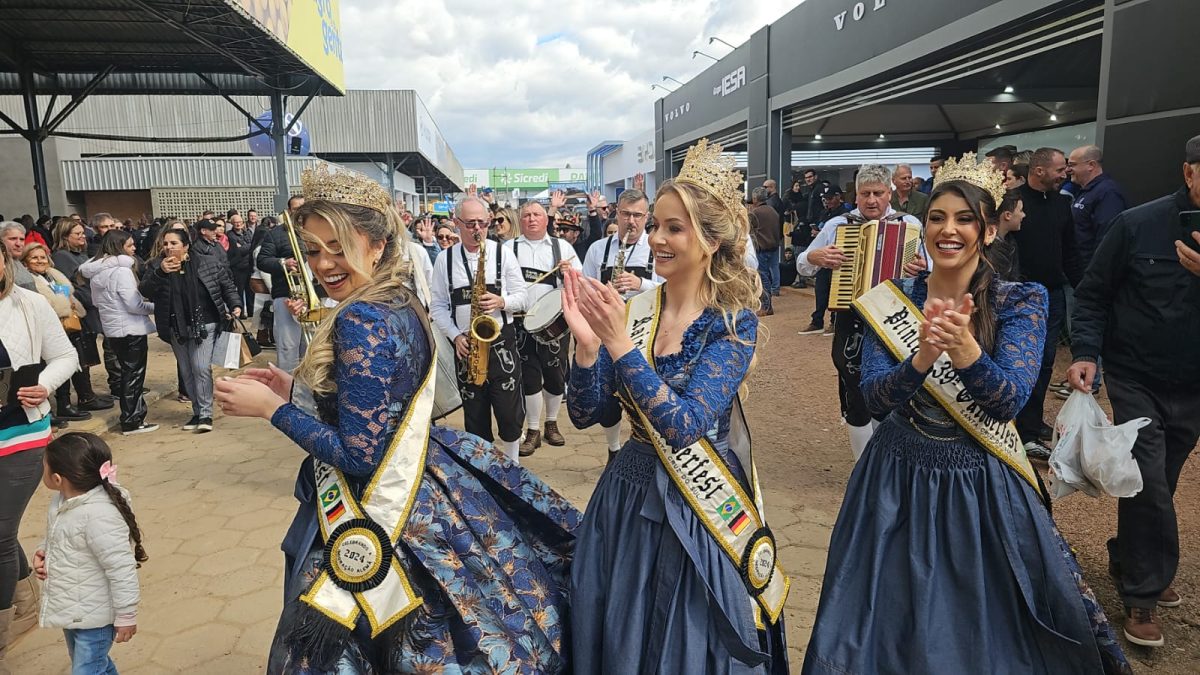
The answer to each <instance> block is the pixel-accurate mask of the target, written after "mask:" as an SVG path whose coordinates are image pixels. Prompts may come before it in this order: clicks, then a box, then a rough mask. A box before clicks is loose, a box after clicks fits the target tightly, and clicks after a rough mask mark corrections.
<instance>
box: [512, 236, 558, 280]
mask: <svg viewBox="0 0 1200 675" xmlns="http://www.w3.org/2000/svg"><path fill="white" fill-rule="evenodd" d="M547 237H548V238H549V239H550V251H551V253H552V254H553V256H554V267H553V268H551V269H555V270H557V269H558V264H559V263H560V262H562V251H560V250H559V248H558V241H559V240H558V237H550V236H549V235H547ZM520 245H521V240H520V239H519V238H518V239H514V240H513V255H514V256H516V258H517V265H520V264H521V255H520V253H519V252H518V250H517V247H518V246H520ZM549 271H550V270H539V269H536V268H533V267H521V276H522V277H524V278H525V283H527V284H532V283H533V281H534V279H537V278H538V277H540V276H542V275H543V274H545V273H546V272H549ZM561 276H562V271H561V270H560V271H557V272H555V273H554V274H552V275H550V276H549V277H547V279H548V280H542V281H540V282H538V283H542V284H546V285H547V286H550V287H552V288H558V279H559V277H561Z"/></svg>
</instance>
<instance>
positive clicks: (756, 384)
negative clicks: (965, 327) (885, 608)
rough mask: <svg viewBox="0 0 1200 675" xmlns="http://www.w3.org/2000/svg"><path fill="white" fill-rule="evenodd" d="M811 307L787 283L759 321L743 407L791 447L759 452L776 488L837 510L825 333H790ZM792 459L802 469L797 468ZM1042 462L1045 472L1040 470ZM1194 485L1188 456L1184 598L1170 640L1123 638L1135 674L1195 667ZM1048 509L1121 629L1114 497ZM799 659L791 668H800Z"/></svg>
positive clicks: (840, 437) (844, 451)
mask: <svg viewBox="0 0 1200 675" xmlns="http://www.w3.org/2000/svg"><path fill="white" fill-rule="evenodd" d="M812 308H813V298H812V296H811V295H809V294H808V292H806V291H797V290H793V289H790V288H787V289H784V290H783V297H781V298H777V299H776V300H775V316H772V317H767V318H765V319H764V320H763V321H764V323H765V325H766V326H767V328H768V330H769V337H768V340H767V343H766V345H765V347H764V348H763V349H762V351H761V352H760V357H759V358H760V362H759V364H758V366H759V367H758V369H757V370H756V371H755V372H754V374H753V375H752V376H751V380H750V399H749V401H748V403H747V406H746V411H747V415H748V417H749V422H750V427H751V430H752V432H753V434H754V441H755V446H756V447H759V448H790V451H789V452H778V451H771V452H759V453H756V456H755V459H756V462H757V464H758V469H759V473H760V475H761V476H763V481H764V482H765V483H769V484H772V485H773V486H774V487H776V488H780V487H785V486H786V488H785V489H790V490H791V491H793V494H795V495H796V496H797V497H798V498H799V499H800V500H802V501H803V502H804V503H806V504H809V505H812V506H813V507H814V508H819V509H821V510H823V511H828V512H830V513H834V514H836V512H837V510H838V509H839V508H840V506H841V500H842V495H843V493H844V491H845V487H846V481H847V479H848V477H849V475H850V471H851V469H852V467H853V460H852V459H851V456H850V450H849V440H848V436H847V433H846V431H845V427H844V426H843V424H842V420H841V417H840V415H839V409H838V396H837V379H836V375H835V373H834V369H833V365H832V363H831V362H830V356H829V351H830V341H831V338H829V337H824V336H821V335H797V334H796V332H797V331H798V330H800V329H802V328H803V327H805V326H806V325H807V324H808V321H809V315H810V313H811V312H812ZM1069 362H1070V355H1069V353H1068V352H1067V351H1066V350H1065V349H1060V350H1059V355H1058V361H1057V363H1056V369H1055V377H1054V381H1059V380H1061V379H1063V377H1062V375H1063V374H1064V373H1065V372H1066V368H1067V365H1068V364H1069ZM1101 399H1102V401H1101V402H1102V405H1103V406H1104V407H1105V408H1106V409H1108V401H1107V399H1106V398H1104V396H1103V395H1101ZM1061 405H1062V401H1060V400H1059V399H1057V398H1055V397H1054V396H1053V395H1052V394H1051V395H1050V396H1048V398H1047V405H1046V407H1047V411H1046V420H1047V422H1048V423H1051V424H1052V423H1053V421H1054V415H1055V414H1057V412H1058V409H1059V407H1061ZM1110 412H1111V411H1110ZM1198 414H1200V411H1198ZM797 459H798V460H799V461H800V465H801V466H803V467H804V469H803V470H796V468H795V467H796V464H795V462H796V460H797ZM1039 468H1040V469H1041V470H1043V471H1046V470H1047V469H1046V467H1045V466H1041V467H1039ZM1198 483H1200V468H1198V467H1197V462H1196V461H1195V460H1193V461H1192V462H1190V463H1189V464H1188V465H1187V466H1186V467H1185V468H1184V471H1183V475H1182V476H1181V477H1180V480H1179V490H1178V493H1177V495H1176V499H1175V504H1176V512H1177V515H1178V520H1179V530H1180V542H1181V553H1180V563H1179V572H1178V574H1177V576H1176V579H1175V588H1176V590H1177V591H1179V593H1180V595H1182V596H1183V598H1184V604H1183V605H1182V606H1180V607H1177V608H1174V609H1162V610H1161V611H1160V613H1159V614H1160V617H1161V621H1162V623H1163V630H1164V633H1165V635H1166V640H1167V643H1166V646H1164V647H1162V648H1159V649H1147V648H1143V647H1137V646H1135V645H1130V644H1128V643H1126V642H1125V641H1124V638H1121V640H1122V643H1123V646H1124V648H1125V650H1126V655H1127V656H1128V658H1129V660H1130V663H1131V664H1132V665H1133V668H1134V670H1135V671H1136V672H1139V673H1140V672H1153V673H1166V674H1172V675H1173V674H1179V675H1183V674H1184V673H1197V672H1200V485H1198ZM1054 509H1055V510H1054V515H1055V520H1056V522H1057V523H1058V526H1059V528H1060V529H1061V530H1062V532H1063V534H1064V535H1065V536H1066V538H1067V541H1069V542H1070V543H1071V545H1072V546H1073V547H1074V549H1075V551H1076V553H1077V555H1078V557H1079V562H1080V564H1081V565H1082V567H1083V571H1084V575H1085V577H1086V578H1087V580H1088V582H1089V583H1090V584H1091V585H1092V588H1093V589H1094V590H1095V592H1096V595H1097V597H1098V598H1099V599H1100V602H1101V603H1102V604H1103V605H1104V609H1105V611H1106V612H1107V614H1108V616H1109V619H1110V620H1111V621H1112V622H1113V624H1114V628H1115V629H1116V632H1117V634H1118V635H1120V632H1121V631H1120V626H1121V623H1122V622H1123V621H1124V616H1125V615H1124V608H1123V607H1122V604H1121V601H1120V598H1119V597H1118V596H1117V593H1116V591H1115V589H1114V588H1113V585H1112V583H1111V582H1110V581H1109V578H1108V573H1107V564H1108V555H1107V552H1106V549H1105V540H1106V539H1107V538H1108V537H1110V536H1112V535H1113V534H1114V533H1115V531H1116V510H1117V501H1116V500H1115V499H1112V498H1109V497H1102V498H1100V499H1093V498H1091V497H1088V496H1086V495H1084V494H1082V493H1075V494H1073V495H1070V496H1068V497H1066V498H1064V499H1062V500H1060V501H1058V502H1056V503H1055V505H1054ZM796 590H797V589H793V592H796ZM796 619H800V620H801V622H802V623H803V624H804V625H805V630H804V631H803V634H804V635H805V636H807V634H808V630H807V628H808V626H809V625H811V624H810V622H811V621H812V617H789V620H790V621H794V620H796ZM789 628H791V626H789ZM789 633H793V631H792V630H789ZM793 634H794V633H793ZM793 647H796V645H793ZM799 665H800V664H793V669H794V670H795V671H796V672H798V671H799Z"/></svg>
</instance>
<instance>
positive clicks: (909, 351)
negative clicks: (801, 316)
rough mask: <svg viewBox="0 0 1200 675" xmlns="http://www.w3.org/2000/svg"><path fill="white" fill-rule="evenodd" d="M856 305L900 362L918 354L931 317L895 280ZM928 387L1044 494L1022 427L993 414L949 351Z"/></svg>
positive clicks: (975, 435)
mask: <svg viewBox="0 0 1200 675" xmlns="http://www.w3.org/2000/svg"><path fill="white" fill-rule="evenodd" d="M854 308H855V309H857V310H858V313H859V314H860V315H862V317H863V319H865V320H866V322H867V323H869V324H871V328H873V329H874V330H875V334H876V335H878V336H879V340H880V341H881V342H882V343H883V344H884V346H886V347H887V348H888V351H890V352H891V353H892V356H894V357H895V358H896V359H897V360H899V361H903V360H905V359H907V358H908V357H909V356H911V355H913V354H916V353H917V349H918V348H919V347H920V343H921V322H922V321H924V320H925V316H924V315H923V314H922V313H921V310H919V309H917V306H916V305H914V304H913V303H912V301H911V300H909V299H908V296H907V295H905V294H904V291H902V290H900V288H899V287H897V286H896V284H895V282H892V281H886V282H884V283H881V284H879V285H878V286H876V287H875V288H872V289H871V290H870V291H867V292H866V293H864V294H863V295H862V296H860V297H859V298H858V299H857V300H855V301H854ZM925 389H926V391H928V392H929V393H930V394H932V395H933V398H934V399H935V400H937V402H938V403H940V404H941V406H942V407H943V408H945V409H946V412H948V413H950V415H951V416H952V417H953V418H954V419H955V421H957V422H958V423H959V424H960V425H962V428H963V429H965V430H966V431H967V433H969V434H971V437H972V438H974V439H975V440H976V441H978V442H979V444H980V445H982V446H983V447H984V449H985V450H987V451H988V452H989V453H990V454H992V455H993V456H995V457H996V459H999V460H1000V461H1002V462H1004V463H1005V464H1007V465H1009V466H1010V467H1012V469H1013V470H1014V471H1016V472H1017V475H1019V476H1020V477H1021V478H1024V479H1025V481H1026V482H1028V483H1029V484H1030V485H1032V486H1033V489H1034V491H1035V492H1037V493H1038V494H1039V495H1040V494H1041V489H1040V488H1039V487H1038V482H1037V478H1036V477H1035V476H1034V473H1033V466H1032V465H1031V464H1030V463H1029V458H1028V457H1026V456H1025V448H1024V446H1023V445H1021V437H1020V435H1019V434H1017V427H1016V425H1014V424H1013V423H1012V421H1011V420H1009V421H1007V422H1004V421H1001V420H998V419H996V418H994V417H992V416H991V415H989V414H988V413H987V412H986V411H985V410H984V409H983V408H982V407H980V405H979V404H977V403H976V402H975V399H973V398H971V393H970V392H968V391H967V389H966V387H965V386H963V383H962V380H961V379H960V378H959V377H958V371H957V370H955V369H954V364H952V363H951V362H950V357H949V356H948V355H947V354H945V353H943V354H942V355H941V356H939V357H938V358H937V361H935V362H934V364H933V367H932V368H930V369H929V374H928V375H927V376H926V377H925Z"/></svg>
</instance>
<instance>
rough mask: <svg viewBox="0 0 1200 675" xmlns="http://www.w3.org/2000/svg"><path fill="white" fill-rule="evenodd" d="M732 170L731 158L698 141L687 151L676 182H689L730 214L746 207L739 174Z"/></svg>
mask: <svg viewBox="0 0 1200 675" xmlns="http://www.w3.org/2000/svg"><path fill="white" fill-rule="evenodd" d="M733 167H734V160H733V157H731V156H729V155H722V154H721V146H720V145H719V144H717V143H709V142H708V139H707V138H701V139H700V140H699V141H697V142H696V144H695V145H693V146H692V147H690V148H688V151H687V156H686V157H685V158H684V160H683V168H682V169H680V170H679V175H678V176H676V177H675V182H676V183H691V184H692V185H695V186H697V187H700V188H701V189H703V190H704V191H705V192H707V193H709V194H711V195H712V196H714V197H716V198H717V199H718V200H720V202H721V203H722V204H724V205H725V208H727V209H729V212H730V213H734V214H736V213H737V212H738V209H744V208H746V205H745V204H744V199H743V198H744V196H745V195H744V193H743V192H742V184H743V182H744V181H743V178H742V172H741V171H738V170H737V169H735V168H733Z"/></svg>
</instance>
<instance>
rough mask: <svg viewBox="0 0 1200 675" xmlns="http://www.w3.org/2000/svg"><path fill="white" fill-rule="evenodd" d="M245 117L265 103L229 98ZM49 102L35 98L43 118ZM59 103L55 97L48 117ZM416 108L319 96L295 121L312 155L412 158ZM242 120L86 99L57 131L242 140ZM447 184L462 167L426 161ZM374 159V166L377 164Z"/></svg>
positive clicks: (131, 101)
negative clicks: (304, 132)
mask: <svg viewBox="0 0 1200 675" xmlns="http://www.w3.org/2000/svg"><path fill="white" fill-rule="evenodd" d="M233 99H234V100H235V101H237V102H238V104H239V105H241V106H242V107H243V108H245V109H246V110H247V111H248V112H250V113H251V114H252V115H258V114H259V113H261V112H263V111H264V110H267V109H268V107H269V102H268V99H267V98H266V97H254V96H235V97H233ZM303 101H304V99H303V98H301V97H293V98H292V99H290V100H289V102H288V103H289V105H288V108H289V109H290V110H292V111H295V110H297V109H299V107H300V105H301V104H302V103H303ZM49 102H50V99H49V97H39V99H38V108H39V111H41V112H42V114H43V115H44V114H45V110H46V107H47V106H48V105H49ZM66 103H67V99H66V97H60V98H59V99H58V103H57V106H56V110H61V109H62V107H63V106H64V105H65V104H66ZM417 106H422V107H423V104H422V103H420V101H419V99H418V98H417V96H416V94H415V93H414V92H413V91H411V90H351V91H348V92H346V96H344V97H331V96H324V97H319V98H317V99H316V100H314V101H313V102H312V103H311V104H310V105H309V106H308V108H307V109H306V110H305V111H304V114H303V115H302V116H301V118H300V119H301V122H302V123H303V124H305V125H306V126H307V127H308V130H309V134H310V137H311V139H312V150H313V152H316V153H376V154H380V155H382V154H383V153H386V152H395V153H401V152H419V151H420V150H419V148H418V141H417V134H418V132H417V126H418V123H417V112H416V110H417ZM0 110H2V111H4V112H5V113H6V114H8V115H9V116H10V117H12V118H13V119H16V120H19V121H21V120H24V119H25V114H24V110H23V108H22V105H21V99H20V98H19V97H16V96H0ZM248 128H249V124H248V122H247V121H246V119H245V118H244V117H243V116H242V114H241V113H239V112H238V111H237V110H236V109H234V108H233V107H232V106H231V105H229V103H228V102H226V101H225V100H224V99H223V98H221V97H219V96H93V97H90V98H89V99H88V100H86V101H84V102H83V104H82V105H81V106H80V107H79V109H78V110H76V111H75V112H74V113H72V114H71V116H70V117H68V118H67V120H66V121H65V122H63V124H62V126H61V127H60V129H61V130H63V131H75V132H85V133H102V134H130V135H135V136H158V137H217V136H237V135H241V134H245V133H247V131H248ZM80 142H81V143H82V147H81V148H80V152H81V153H82V154H85V155H106V154H123V155H128V154H175V155H180V154H183V155H202V154H233V153H245V152H248V146H247V143H246V141H235V142H226V143H146V142H126V141H92V140H83V141H80ZM426 158H427V159H428V160H429V161H430V162H431V163H433V164H435V165H437V166H438V168H439V169H441V170H442V173H444V174H446V175H447V176H450V177H452V178H453V177H454V176H461V175H462V165H461V164H459V162H458V159H457V158H456V157H455V156H454V153H453V151H452V150H449V149H447V152H446V157H445V158H444V160H443V161H442V162H440V163H439V161H438V157H429V156H427V157H426ZM381 159H382V158H381Z"/></svg>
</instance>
